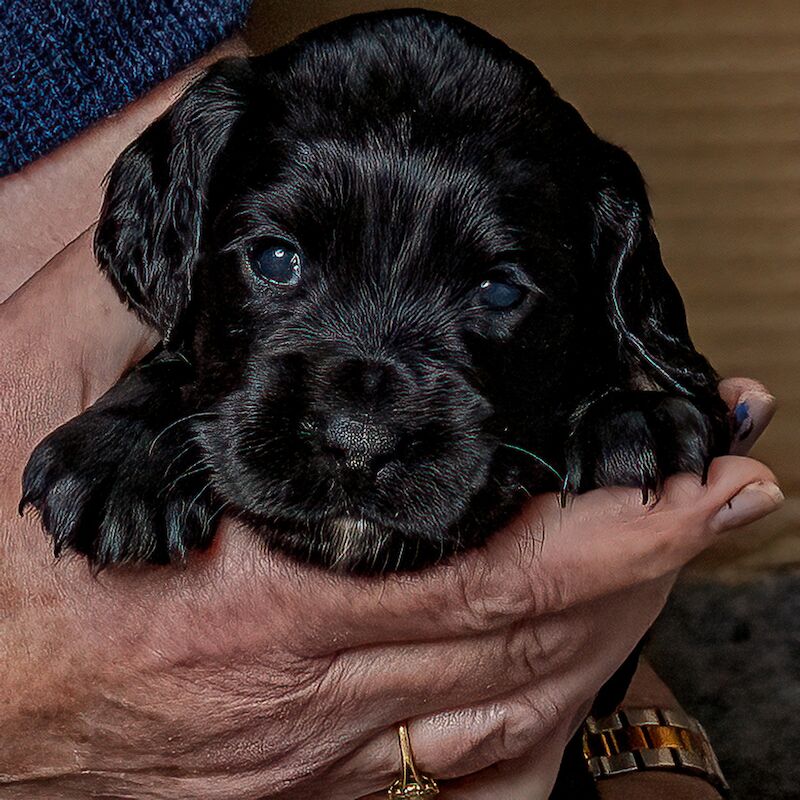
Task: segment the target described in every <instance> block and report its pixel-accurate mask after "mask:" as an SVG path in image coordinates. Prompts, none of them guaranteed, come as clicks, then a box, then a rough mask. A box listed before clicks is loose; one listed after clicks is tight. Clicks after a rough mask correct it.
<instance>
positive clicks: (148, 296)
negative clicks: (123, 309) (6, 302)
mask: <svg viewBox="0 0 800 800" xmlns="http://www.w3.org/2000/svg"><path fill="white" fill-rule="evenodd" d="M250 74H251V73H250V65H249V61H248V59H244V58H231V59H224V60H222V61H219V62H217V63H216V64H215V65H214V66H212V67H211V68H210V69H209V70H208V71H207V72H206V73H205V74H204V75H203V76H201V77H200V79H199V80H197V81H196V82H195V83H194V84H193V85H191V86H190V87H189V88H188V89H187V90H186V91H185V92H184V94H183V95H182V96H181V97H180V99H178V101H177V102H176V103H175V104H174V105H173V106H172V108H170V109H169V110H168V111H167V112H166V113H165V114H164V115H163V116H161V117H160V118H159V119H157V120H156V121H155V122H153V123H152V124H151V125H150V126H149V127H148V128H147V129H146V130H145V131H144V133H142V134H141V136H139V138H138V139H136V140H135V141H134V142H133V143H132V144H130V145H129V146H128V147H127V148H126V149H125V150H124V151H123V153H122V154H121V155H120V156H119V158H118V159H117V161H116V163H115V164H114V165H113V167H112V168H111V171H110V172H109V175H108V186H107V189H106V194H105V200H104V203H103V208H102V211H101V213H100V219H99V221H98V225H97V231H96V233H95V240H94V247H95V254H96V256H97V260H98V261H99V263H100V267H101V269H102V270H103V271H104V272H105V273H106V274H107V275H108V277H109V279H110V280H111V282H112V283H113V284H114V286H115V287H116V289H117V291H118V292H119V294H120V296H121V297H122V299H123V300H125V301H126V302H127V303H128V304H129V305H130V307H131V308H132V309H133V310H134V311H135V312H136V313H137V314H138V315H139V317H141V318H142V319H143V320H144V321H145V322H147V323H148V324H150V325H151V326H152V327H154V328H155V329H156V330H157V331H158V332H159V333H160V334H161V336H162V338H163V339H164V340H165V342H167V343H169V342H170V340H172V339H173V338H174V337H175V335H176V331H177V329H178V325H179V323H180V321H181V317H182V316H183V314H184V312H185V310H186V307H187V305H188V303H189V299H190V295H191V280H192V273H193V272H194V269H195V266H196V264H197V261H198V259H199V257H200V248H201V233H202V226H203V217H204V213H205V206H206V194H207V191H208V186H209V181H210V177H211V175H212V172H213V169H214V163H215V161H216V159H217V157H218V156H219V154H220V152H221V151H222V149H223V147H224V145H225V143H226V142H227V140H228V136H229V134H230V131H231V128H232V126H233V124H234V123H235V121H236V120H237V119H238V118H239V116H240V114H241V113H242V110H243V107H244V102H245V98H244V93H243V92H244V89H243V88H242V87H244V86H245V85H247V79H248V76H249V75H250Z"/></svg>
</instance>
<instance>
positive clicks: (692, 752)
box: [583, 708, 730, 796]
mask: <svg viewBox="0 0 800 800" xmlns="http://www.w3.org/2000/svg"><path fill="white" fill-rule="evenodd" d="M583 755H584V758H585V759H586V764H587V766H588V767H589V771H590V772H591V774H592V776H593V777H594V778H595V780H601V779H603V778H607V777H612V776H614V775H622V774H623V773H626V772H639V771H643V770H672V771H673V772H685V773H691V774H693V775H698V776H701V777H704V778H705V779H706V780H708V781H709V782H710V783H711V784H713V785H714V787H715V788H716V789H718V790H719V791H720V792H721V793H722V795H723V796H728V794H729V792H730V788H729V787H728V784H727V782H726V780H725V777H724V776H723V774H722V770H721V769H720V767H719V762H718V761H717V757H716V755H715V754H714V750H713V749H712V747H711V742H710V741H709V739H708V735H707V734H706V732H705V730H703V726H702V725H701V724H700V723H699V722H698V721H697V720H696V719H694V718H693V717H690V716H689V715H688V714H686V713H684V712H683V711H674V710H668V709H662V708H623V709H620V710H619V711H617V712H616V713H614V714H611V715H610V716H608V717H601V718H597V719H596V718H595V717H587V719H586V722H585V723H584V726H583Z"/></svg>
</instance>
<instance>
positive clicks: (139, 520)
mask: <svg viewBox="0 0 800 800" xmlns="http://www.w3.org/2000/svg"><path fill="white" fill-rule="evenodd" d="M28 505H30V506H33V507H34V508H35V509H36V510H37V511H38V512H39V515H40V517H41V521H42V526H43V527H44V529H45V531H46V532H47V533H49V534H50V535H51V536H52V537H53V549H54V551H55V553H56V555H59V554H61V553H62V552H63V551H64V550H66V549H71V550H74V551H77V552H79V553H83V554H84V555H86V556H88V557H89V559H90V560H91V561H92V562H94V563H95V564H96V565H97V566H99V567H102V566H105V565H108V564H116V563H129V562H142V561H144V562H151V563H166V562H168V561H170V560H174V559H180V558H182V557H183V556H184V555H185V553H186V551H187V550H188V549H190V548H195V547H202V546H203V545H205V544H207V543H208V542H209V541H210V539H211V537H212V535H213V526H212V521H213V512H212V505H213V500H212V497H211V488H210V486H209V484H208V475H207V473H206V470H205V468H204V466H203V464H202V463H201V461H200V459H199V457H198V454H197V452H196V448H195V447H194V445H193V443H192V442H191V439H189V441H187V429H186V427H182V426H180V425H177V424H176V425H173V426H171V427H169V428H167V429H166V430H163V429H161V430H159V431H156V430H155V429H152V428H150V427H149V426H148V425H146V424H145V423H144V422H143V421H142V420H141V418H139V417H137V415H136V414H132V413H120V412H112V411H108V412H94V411H91V410H90V411H88V412H86V413H84V414H82V415H81V416H79V417H76V418H75V419H74V420H72V421H70V422H68V423H67V424H65V425H63V426H62V427H60V428H59V429H58V430H56V431H54V432H53V433H52V434H50V436H48V437H47V438H46V439H45V440H44V441H42V442H41V443H40V444H39V446H38V447H37V448H36V449H35V450H34V452H33V454H32V455H31V458H30V461H29V462H28V465H27V467H26V468H25V472H24V474H23V496H22V501H21V503H20V511H22V510H23V509H24V508H25V507H26V506H28Z"/></svg>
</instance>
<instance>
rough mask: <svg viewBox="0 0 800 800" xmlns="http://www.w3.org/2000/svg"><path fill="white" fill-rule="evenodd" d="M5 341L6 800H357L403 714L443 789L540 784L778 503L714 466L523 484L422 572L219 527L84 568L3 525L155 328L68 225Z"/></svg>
mask: <svg viewBox="0 0 800 800" xmlns="http://www.w3.org/2000/svg"><path fill="white" fill-rule="evenodd" d="M0 332H1V335H2V340H3V342H2V348H1V351H2V358H3V361H4V364H3V365H2V369H0V375H2V377H1V378H0V381H2V383H3V386H2V387H0V388H1V389H2V391H1V392H0V397H1V398H2V400H0V403H2V408H1V409H0V411H1V412H2V428H3V430H2V441H3V442H4V445H3V450H2V453H0V459H2V464H1V465H0V466H2V476H3V478H2V486H1V487H0V491H1V495H0V501H1V505H0V515H1V517H0V518H1V519H2V530H3V533H2V537H1V538H0V543H1V544H2V548H3V555H2V562H1V566H0V575H2V584H0V585H1V586H2V597H3V608H4V610H5V617H4V621H3V626H4V629H3V636H2V644H1V645H0V646H1V647H2V648H3V650H4V651H5V652H4V653H3V654H2V656H3V658H4V660H6V663H7V664H8V665H9V666H10V670H9V675H8V679H7V680H4V682H3V684H2V687H0V701H1V702H2V704H1V705H0V708H2V709H3V710H2V712H0V713H2V715H3V717H4V719H3V720H2V725H0V754H2V755H0V765H2V766H0V792H2V790H3V788H9V787H13V788H11V789H10V791H11V792H13V796H14V797H15V798H27V797H37V798H39V797H42V798H43V797H47V798H53V797H60V798H72V797H75V798H85V797H88V796H104V797H129V798H164V799H167V798H185V797H192V798H204V799H205V798H207V799H208V800H216V799H217V798H220V799H221V798H233V797H236V798H239V799H240V800H247V799H248V798H252V799H253V800H256V799H257V798H287V800H288V798H293V800H296V799H297V798H316V797H325V798H328V800H353V798H357V797H362V796H366V795H369V794H371V793H374V792H376V791H378V790H380V789H381V788H382V787H385V786H387V785H388V784H389V783H390V782H391V780H393V778H394V777H395V775H396V772H397V767H398V764H399V754H398V749H397V742H396V726H397V723H398V722H400V721H402V720H406V719H408V720H410V721H411V722H410V731H411V737H412V741H413V745H414V749H415V752H416V755H417V760H418V764H419V766H420V768H421V769H423V770H424V771H427V772H429V773H430V774H432V775H434V776H435V777H437V778H439V779H442V780H443V781H445V787H446V792H447V794H446V795H444V796H446V797H450V798H457V797H458V798H476V799H477V798H487V799H488V798H490V797H492V798H494V797H503V798H504V800H513V798H516V797H523V796H524V797H525V798H528V799H530V798H545V797H546V796H547V794H548V792H549V787H550V785H551V784H552V781H553V779H554V777H555V770H556V769H557V766H558V762H559V759H560V755H561V750H562V749H563V747H564V744H565V743H566V741H567V740H568V738H569V736H570V735H571V733H572V731H573V730H574V729H575V727H576V726H577V724H578V722H579V721H580V719H581V718H582V715H583V714H584V713H585V711H586V709H587V708H588V706H589V704H590V703H591V699H592V697H593V696H594V694H595V693H596V692H597V690H598V689H599V687H600V686H601V685H602V684H603V683H604V682H605V680H606V679H607V678H608V677H609V676H610V675H611V674H612V673H613V672H614V671H615V670H616V668H617V667H618V665H619V664H620V663H621V662H622V661H623V660H624V658H625V656H626V655H627V654H628V653H629V652H630V650H631V649H632V648H633V647H634V646H635V644H636V642H637V641H638V640H639V639H640V638H641V636H642V635H643V633H644V632H645V630H646V629H647V628H648V627H649V626H650V624H651V623H652V621H653V619H654V618H655V616H656V615H657V614H658V612H659V611H660V609H661V607H662V605H663V603H664V600H665V598H666V595H667V592H668V591H669V588H670V586H671V585H672V582H673V580H674V577H675V575H676V573H677V571H678V570H679V569H680V568H681V566H683V565H684V564H685V563H686V562H687V561H688V560H690V559H691V558H692V557H693V556H694V555H696V554H697V553H699V552H700V551H701V550H703V549H704V548H705V547H707V546H708V545H709V544H711V543H712V542H713V541H716V540H717V539H718V537H719V536H720V535H721V534H722V533H723V532H725V531H727V530H730V529H732V528H734V527H736V526H738V525H739V524H743V523H744V522H748V521H751V520H752V519H755V518H757V517H759V516H763V515H764V514H767V513H769V512H770V511H771V510H773V509H774V508H775V507H776V506H777V505H778V503H779V501H780V498H779V494H778V493H777V487H775V485H774V477H773V476H772V474H771V473H770V472H769V470H768V469H767V468H766V467H764V466H763V465H761V464H759V463H758V462H755V461H752V460H749V459H746V458H742V457H726V458H722V459H718V460H717V461H716V462H714V464H713V465H712V469H711V472H710V475H709V480H708V484H707V485H705V486H701V485H700V484H699V482H698V481H697V480H696V479H695V478H692V477H689V476H677V477H675V478H673V479H671V480H670V481H669V482H668V483H667V486H666V490H665V493H664V496H663V497H662V499H661V500H660V502H659V503H658V504H657V505H655V506H653V507H644V506H642V504H641V495H640V494H638V493H636V492H633V491H628V490H623V489H609V490H600V491H596V492H591V493H589V494H586V495H583V496H581V497H578V498H576V499H574V500H572V501H571V502H570V503H569V505H568V507H567V508H566V509H562V508H561V507H560V505H559V503H558V501H557V498H555V497H554V496H551V495H543V496H540V497H536V498H533V499H532V500H531V502H530V503H529V505H528V506H527V507H526V509H525V510H524V512H523V513H522V514H521V515H520V517H519V518H518V519H517V520H516V521H515V522H514V523H513V524H512V525H510V526H509V527H508V528H507V529H505V530H503V531H501V532H499V533H497V534H496V535H495V536H494V537H492V538H491V540H490V541H489V543H488V545H487V546H486V547H484V548H482V549H480V550H475V551H472V552H470V553H467V554H465V555H464V556H462V557H459V558H457V559H454V560H452V561H451V562H449V563H446V564H443V565H440V566H438V567H435V568H432V569H429V570H426V571H423V572H420V573H416V574H403V575H389V576H386V577H382V578H377V579H364V578H352V577H347V576H342V575H335V574H332V573H329V572H325V571H322V570H318V569H315V568H312V567H308V566H305V565H301V564H298V563H296V562H293V561H290V560H288V559H286V558H284V557H282V556H281V555H279V554H275V553H271V552H265V551H264V549H263V548H262V547H261V546H260V545H259V544H257V543H256V542H255V541H254V540H253V538H252V537H251V536H250V535H249V534H248V532H247V531H246V530H245V529H244V528H242V527H240V526H237V525H235V524H233V523H231V522H225V523H223V525H222V528H221V531H220V534H219V536H218V539H217V544H216V545H215V547H214V548H212V550H211V551H209V552H207V553H205V554H200V555H196V556H194V557H193V558H192V559H191V560H190V563H189V564H188V566H187V567H185V568H181V569H177V568H150V569H139V570H133V569H129V570H122V569H117V570H109V571H107V572H104V573H101V574H100V575H99V576H98V577H93V576H92V575H91V574H90V572H89V570H88V569H87V568H86V565H85V564H84V563H83V562H81V561H80V560H77V559H73V560H69V559H68V560H62V561H59V562H53V559H52V556H51V555H50V554H49V551H48V544H47V542H46V540H45V538H44V537H43V536H42V535H41V532H40V531H39V530H38V525H37V523H36V521H35V519H33V518H30V517H28V518H25V519H19V518H18V517H17V516H16V512H15V506H16V503H17V501H18V494H19V477H20V474H21V471H22V468H23V466H24V463H25V461H26V458H27V455H28V454H29V452H30V449H31V448H32V447H33V445H34V444H35V443H36V442H37V441H38V439H39V438H41V437H42V436H43V435H45V434H46V433H47V432H49V431H50V430H51V429H52V428H53V427H54V426H55V425H57V424H59V423H60V422H63V421H65V420H66V419H67V418H68V417H70V416H72V415H73V414H75V413H77V412H78V411H79V410H80V409H81V408H84V407H85V406H86V405H88V404H89V403H90V402H91V401H92V400H93V399H94V398H95V397H97V396H98V395H99V394H100V393H102V392H103V391H104V390H105V389H106V388H108V386H110V385H111V384H112V383H113V382H114V381H115V380H116V379H117V378H118V377H119V375H120V374H121V372H122V371H123V370H124V369H125V368H126V367H127V366H129V365H130V364H131V363H133V362H134V361H135V360H136V359H137V358H138V357H139V356H140V355H141V354H142V353H144V352H145V351H146V350H147V349H148V347H149V346H150V344H151V343H152V342H151V338H150V336H149V334H148V332H147V331H146V330H144V329H143V328H142V327H141V326H140V325H139V324H138V323H136V322H135V320H133V318H132V317H131V316H130V315H129V314H128V313H127V312H125V311H124V309H122V307H121V306H120V305H119V304H118V302H117V300H116V298H115V296H114V295H113V292H112V291H111V289H110V287H108V286H107V285H106V284H105V283H104V282H103V280H102V279H101V278H100V277H99V275H97V274H96V270H95V269H94V266H93V261H92V258H91V254H90V252H89V247H88V235H87V236H84V237H82V238H81V239H79V240H78V241H77V242H76V243H74V244H73V245H72V246H71V247H70V248H68V249H67V250H66V251H65V252H64V253H63V254H62V255H61V256H60V257H59V258H57V259H56V261H55V262H54V263H52V264H51V265H50V266H48V267H47V268H46V269H45V270H43V271H42V272H41V273H39V274H38V275H37V276H36V277H35V278H34V279H33V280H32V281H31V282H29V284H27V285H26V287H24V288H23V290H21V291H20V292H17V294H16V295H14V296H13V297H12V299H11V300H10V301H9V302H8V303H6V304H4V305H3V306H2V308H1V309H0ZM728 389H731V391H730V394H732V395H733V396H734V397H738V396H740V395H741V394H742V393H743V392H751V393H752V392H761V390H760V389H759V387H758V386H757V385H755V384H752V383H745V384H739V385H738V388H736V387H733V388H731V386H730V385H729V386H728V387H727V389H726V391H727V390H728ZM752 405H753V406H754V407H755V405H757V404H752ZM765 408H766V411H763V410H762V412H761V414H760V415H758V414H757V415H756V419H755V425H756V426H759V425H762V424H764V420H765V419H766V418H767V416H768V411H769V405H768V404H767V405H765ZM755 433H757V431H756V432H755ZM755 433H751V434H750V438H751V439H752V438H754V436H755ZM449 780H452V781H453V782H452V783H448V781H449Z"/></svg>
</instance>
